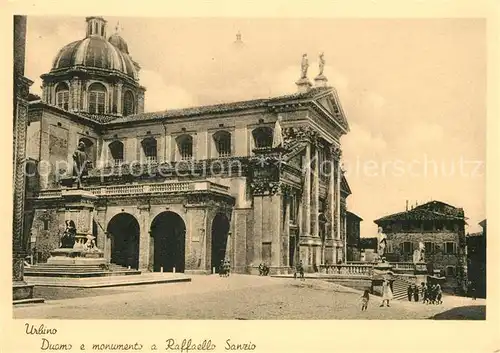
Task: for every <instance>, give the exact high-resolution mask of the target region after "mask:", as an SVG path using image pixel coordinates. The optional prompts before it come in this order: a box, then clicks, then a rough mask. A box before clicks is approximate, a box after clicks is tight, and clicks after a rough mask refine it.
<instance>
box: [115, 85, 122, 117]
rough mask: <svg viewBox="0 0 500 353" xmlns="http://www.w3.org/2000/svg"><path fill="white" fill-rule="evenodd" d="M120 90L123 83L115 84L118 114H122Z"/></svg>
mask: <svg viewBox="0 0 500 353" xmlns="http://www.w3.org/2000/svg"><path fill="white" fill-rule="evenodd" d="M122 88H123V83H121V82H119V83H117V84H116V112H117V113H118V114H122V113H123V106H122Z"/></svg>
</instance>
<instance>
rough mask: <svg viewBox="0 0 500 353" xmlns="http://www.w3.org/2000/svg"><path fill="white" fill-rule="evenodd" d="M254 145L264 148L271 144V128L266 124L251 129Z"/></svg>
mask: <svg viewBox="0 0 500 353" xmlns="http://www.w3.org/2000/svg"><path fill="white" fill-rule="evenodd" d="M252 135H253V139H254V142H255V147H257V148H265V147H272V145H273V129H272V128H270V127H268V126H262V127H258V128H256V129H255V130H253V131H252Z"/></svg>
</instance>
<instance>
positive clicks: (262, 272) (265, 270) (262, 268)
mask: <svg viewBox="0 0 500 353" xmlns="http://www.w3.org/2000/svg"><path fill="white" fill-rule="evenodd" d="M268 275H269V266H267V265H266V264H265V263H261V264H260V265H259V276H268Z"/></svg>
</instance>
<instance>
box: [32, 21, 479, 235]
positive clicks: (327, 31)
mask: <svg viewBox="0 0 500 353" xmlns="http://www.w3.org/2000/svg"><path fill="white" fill-rule="evenodd" d="M106 20H107V21H108V35H110V34H112V33H114V31H115V27H116V26H117V23H118V22H119V26H118V27H119V31H120V35H121V36H122V37H123V38H124V39H125V40H126V41H127V43H128V46H129V51H130V54H131V55H132V57H133V59H134V60H136V61H137V62H139V63H140V65H141V67H142V70H141V72H140V80H141V84H142V85H144V86H145V87H146V89H147V91H146V100H145V110H146V111H158V110H165V109H174V108H183V107H188V106H195V105H205V104H215V103H220V102H230V101H237V100H246V99H253V98H262V97H268V96H274V95H281V94H289V93H294V92H296V90H297V87H296V86H295V81H297V79H299V76H300V60H301V56H302V54H303V53H308V56H309V60H310V67H309V75H308V76H309V78H310V79H311V81H312V79H313V78H314V76H316V74H317V71H318V64H317V57H318V54H319V53H320V52H324V58H325V60H326V66H325V70H324V74H325V76H327V78H328V80H329V81H328V82H329V84H330V85H332V86H334V87H335V88H336V89H337V91H338V94H339V97H340V103H341V105H342V108H343V110H344V112H345V114H346V117H347V120H348V123H349V125H350V132H349V133H348V134H347V135H345V136H343V137H342V139H341V144H342V149H343V163H344V168H345V169H346V173H347V178H348V182H349V185H350V187H351V190H352V195H350V196H349V198H348V200H347V203H348V209H349V210H350V211H352V212H354V213H356V214H357V215H359V216H360V217H361V218H362V219H363V222H362V223H361V236H362V237H369V236H375V235H376V232H377V228H376V225H375V224H374V223H373V221H374V220H375V219H377V218H380V217H383V216H385V215H388V214H391V213H395V212H401V211H404V210H405V207H406V200H408V201H409V204H410V206H411V205H415V204H419V205H420V204H423V203H425V202H428V201H431V200H439V201H443V202H446V203H448V204H451V205H453V206H455V207H463V208H464V211H465V215H466V217H468V218H469V219H468V220H467V222H468V224H469V226H468V227H467V228H466V231H469V232H476V231H480V229H481V228H480V227H479V226H478V224H477V223H478V222H480V221H481V220H483V219H484V218H485V217H486V209H485V202H486V201H485V188H486V185H485V168H486V167H485V162H486V26H485V21H483V20H480V19H387V20H385V19H317V18H315V19H257V18H256V19H251V18H248V19H245V18H234V19H231V18H191V19H189V18H144V17H142V18H130V17H129V18H116V17H106ZM85 28H86V27H85V18H84V17H34V16H31V17H29V18H28V33H27V47H26V72H25V74H26V76H27V77H28V78H30V79H32V80H34V81H35V83H34V84H33V87H32V92H33V93H38V94H40V93H41V89H40V86H41V80H40V78H39V76H40V75H41V74H43V73H46V72H48V71H49V70H50V68H51V65H52V60H53V58H54V57H55V55H56V54H57V52H58V50H59V49H60V48H62V47H63V46H64V45H66V44H68V43H70V42H72V41H74V40H78V39H81V38H83V37H84V36H85ZM238 31H240V32H241V35H242V40H243V42H244V45H243V46H242V47H237V46H235V45H234V41H235V39H236V33H237V32H238Z"/></svg>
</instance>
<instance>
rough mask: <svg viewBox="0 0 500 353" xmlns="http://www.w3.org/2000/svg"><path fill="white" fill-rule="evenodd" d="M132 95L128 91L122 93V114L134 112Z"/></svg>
mask: <svg viewBox="0 0 500 353" xmlns="http://www.w3.org/2000/svg"><path fill="white" fill-rule="evenodd" d="M134 106H135V104H134V95H133V94H132V92H130V91H126V92H125V94H124V95H123V116H127V115H131V114H134V113H135V111H134Z"/></svg>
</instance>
